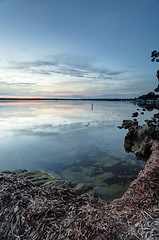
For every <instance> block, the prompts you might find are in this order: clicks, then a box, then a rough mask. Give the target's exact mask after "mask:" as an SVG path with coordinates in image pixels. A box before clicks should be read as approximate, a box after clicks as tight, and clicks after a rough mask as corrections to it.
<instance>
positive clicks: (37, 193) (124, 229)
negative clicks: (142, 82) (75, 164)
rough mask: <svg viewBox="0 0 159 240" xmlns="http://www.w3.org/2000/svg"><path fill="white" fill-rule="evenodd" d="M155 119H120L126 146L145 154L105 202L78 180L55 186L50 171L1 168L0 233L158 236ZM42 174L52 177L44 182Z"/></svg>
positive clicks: (158, 135)
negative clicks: (119, 192)
mask: <svg viewBox="0 0 159 240" xmlns="http://www.w3.org/2000/svg"><path fill="white" fill-rule="evenodd" d="M157 124H158V123H157ZM157 124H156V125H155V124H153V123H147V124H146V125H145V126H138V124H137V123H136V121H131V120H129V121H124V122H123V125H122V126H121V127H122V128H127V129H128V134H127V136H126V138H125V147H126V149H127V151H133V152H134V153H135V154H136V156H137V157H138V158H148V160H147V164H146V166H145V168H144V170H142V171H141V172H140V173H139V175H138V177H137V179H135V180H134V181H133V182H132V183H131V185H130V187H129V188H128V190H127V191H126V193H125V194H124V195H123V196H122V197H121V198H120V199H116V200H113V201H112V202H110V203H109V204H107V203H106V202H104V201H103V200H101V199H98V198H97V197H96V196H92V195H89V194H87V193H91V194H92V193H93V192H92V188H91V186H88V188H85V187H84V188H85V190H86V191H83V190H82V191H81V192H80V191H78V190H77V189H78V187H79V186H77V185H78V184H77V185H76V186H75V185H74V184H73V183H68V186H66V185H67V184H66V182H65V181H64V182H63V188H61V187H59V186H58V181H60V179H57V178H55V179H54V184H55V182H56V184H55V185H54V184H53V180H51V179H50V176H49V175H47V176H46V175H45V176H44V175H43V180H42V179H38V181H37V180H36V178H37V176H36V177H35V175H36V174H37V172H36V174H35V172H34V174H33V173H32V175H34V177H33V176H31V173H29V172H26V170H23V171H21V172H19V173H13V172H12V173H11V172H3V173H0V198H1V201H0V209H1V211H0V239H3V240H4V239H13V240H14V239H15V240H16V239H24V240H25V239H26V240H29V239H30V240H31V239H35V240H40V239H48V240H51V239H72V240H75V239H80V240H83V239H89V240H93V239H101V240H102V239H114V240H115V239H121V240H135V239H136V240H137V239H151V240H158V239H159V131H158V125H157ZM28 174H30V176H29V175H28ZM22 175H23V176H22ZM39 178H40V177H39ZM44 179H45V180H47V182H48V183H49V182H50V183H49V184H47V183H46V182H45V183H44ZM30 180H31V181H30ZM61 181H63V180H61ZM42 182H43V183H42ZM69 184H70V185H69ZM76 190H77V191H76ZM81 194H82V195H81Z"/></svg>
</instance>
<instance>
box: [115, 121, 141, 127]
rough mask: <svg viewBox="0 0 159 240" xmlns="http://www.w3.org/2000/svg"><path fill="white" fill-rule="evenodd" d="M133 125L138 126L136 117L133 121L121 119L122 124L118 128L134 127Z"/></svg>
mask: <svg viewBox="0 0 159 240" xmlns="http://www.w3.org/2000/svg"><path fill="white" fill-rule="evenodd" d="M135 126H138V121H137V119H134V121H132V120H123V124H122V126H118V128H119V129H122V128H124V129H129V128H131V127H135Z"/></svg>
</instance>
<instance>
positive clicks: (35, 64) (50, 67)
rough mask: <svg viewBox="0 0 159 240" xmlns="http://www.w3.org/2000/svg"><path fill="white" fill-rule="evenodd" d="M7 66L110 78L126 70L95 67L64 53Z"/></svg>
mask: <svg viewBox="0 0 159 240" xmlns="http://www.w3.org/2000/svg"><path fill="white" fill-rule="evenodd" d="M9 68H13V69H16V70H20V71H25V72H26V71H27V72H29V73H33V74H41V75H52V74H60V75H64V76H66V75H67V76H71V77H77V78H87V79H112V78H113V77H118V76H121V75H122V74H124V73H125V72H126V71H125V70H121V71H111V70H110V69H107V68H101V67H97V66H95V65H94V63H92V61H90V60H89V59H86V58H84V57H76V56H71V55H65V54H61V55H53V56H51V57H49V59H46V60H35V61H26V62H21V63H19V62H14V61H11V62H10V66H9Z"/></svg>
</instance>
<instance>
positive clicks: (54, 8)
mask: <svg viewBox="0 0 159 240" xmlns="http://www.w3.org/2000/svg"><path fill="white" fill-rule="evenodd" d="M158 10H159V0H133V1H132V0H131V1H130V0H0V97H11V96H12V97H62V98H69V97H71V98H72V97H73V98H83V97H88V98H92V97H95V98H114V97H119V98H127V97H128V98H129V97H138V96H140V95H142V94H146V93H148V92H150V91H153V89H155V88H156V86H157V84H158V83H157V78H156V71H157V70H158V69H159V63H152V62H151V52H152V51H153V50H159V31H158V30H159V20H158V17H159V15H158Z"/></svg>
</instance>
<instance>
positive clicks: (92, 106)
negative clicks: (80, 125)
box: [92, 103, 93, 111]
mask: <svg viewBox="0 0 159 240" xmlns="http://www.w3.org/2000/svg"><path fill="white" fill-rule="evenodd" d="M92 111H93V103H92Z"/></svg>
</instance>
